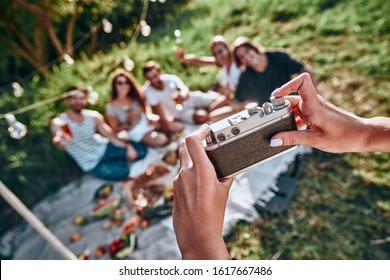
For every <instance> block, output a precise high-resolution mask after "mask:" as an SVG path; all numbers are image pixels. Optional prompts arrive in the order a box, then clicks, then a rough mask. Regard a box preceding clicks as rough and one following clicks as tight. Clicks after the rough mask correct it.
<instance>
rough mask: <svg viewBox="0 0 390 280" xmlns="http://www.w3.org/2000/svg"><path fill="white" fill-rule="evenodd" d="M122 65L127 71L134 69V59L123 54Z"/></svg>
mask: <svg viewBox="0 0 390 280" xmlns="http://www.w3.org/2000/svg"><path fill="white" fill-rule="evenodd" d="M123 67H125V69H126V70H127V71H129V72H131V71H133V69H134V61H133V60H132V59H131V58H130V57H129V56H128V55H125V59H124V60H123Z"/></svg>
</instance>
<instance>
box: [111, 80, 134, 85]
mask: <svg viewBox="0 0 390 280" xmlns="http://www.w3.org/2000/svg"><path fill="white" fill-rule="evenodd" d="M115 84H117V85H130V81H116V82H115Z"/></svg>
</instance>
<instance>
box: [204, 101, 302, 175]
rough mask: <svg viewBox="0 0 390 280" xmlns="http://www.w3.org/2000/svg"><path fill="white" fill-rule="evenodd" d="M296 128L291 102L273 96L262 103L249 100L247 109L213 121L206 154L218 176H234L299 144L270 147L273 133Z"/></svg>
mask: <svg viewBox="0 0 390 280" xmlns="http://www.w3.org/2000/svg"><path fill="white" fill-rule="evenodd" d="M291 130H297V126H296V123H295V118H294V112H293V111H292V109H291V104H290V102H289V101H288V100H285V98H284V97H280V98H275V97H273V96H272V97H271V103H270V102H265V103H264V104H263V105H262V106H258V105H257V104H256V103H250V104H248V105H247V106H246V108H245V110H243V111H241V112H239V113H236V114H234V115H231V116H229V117H227V118H225V119H222V120H220V121H218V122H215V123H213V124H210V132H209V134H208V135H207V137H206V147H205V150H206V154H207V156H208V157H209V159H210V161H211V162H212V164H213V165H214V168H215V171H216V173H217V177H218V178H219V179H223V178H228V177H232V176H234V175H236V174H238V173H241V172H243V171H245V170H247V169H248V168H250V167H253V166H255V165H257V164H260V163H262V162H265V161H267V160H270V159H272V158H275V157H277V156H280V155H282V154H284V153H287V152H289V151H291V150H292V149H295V148H296V147H297V146H280V147H270V140H271V138H272V136H273V135H275V134H276V133H278V132H280V131H291Z"/></svg>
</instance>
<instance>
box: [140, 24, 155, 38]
mask: <svg viewBox="0 0 390 280" xmlns="http://www.w3.org/2000/svg"><path fill="white" fill-rule="evenodd" d="M140 25H141V34H142V35H143V36H145V37H148V36H149V35H150V33H151V32H152V28H151V27H150V26H149V25H148V23H147V22H146V21H144V20H142V21H141V22H140Z"/></svg>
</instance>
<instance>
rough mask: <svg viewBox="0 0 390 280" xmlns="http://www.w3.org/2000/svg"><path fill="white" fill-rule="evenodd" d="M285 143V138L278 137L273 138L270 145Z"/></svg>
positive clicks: (277, 145)
mask: <svg viewBox="0 0 390 280" xmlns="http://www.w3.org/2000/svg"><path fill="white" fill-rule="evenodd" d="M282 145H283V139H280V138H276V139H271V143H270V146H271V147H279V146H282Z"/></svg>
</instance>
